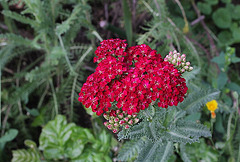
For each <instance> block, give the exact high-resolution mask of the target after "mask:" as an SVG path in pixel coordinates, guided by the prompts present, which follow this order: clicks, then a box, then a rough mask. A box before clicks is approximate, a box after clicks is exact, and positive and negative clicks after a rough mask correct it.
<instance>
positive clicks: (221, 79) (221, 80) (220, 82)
mask: <svg viewBox="0 0 240 162" xmlns="http://www.w3.org/2000/svg"><path fill="white" fill-rule="evenodd" d="M227 81H228V76H227V74H226V73H225V72H220V74H219V75H218V79H217V87H218V89H222V88H223V87H224V86H225V85H226V84H227Z"/></svg>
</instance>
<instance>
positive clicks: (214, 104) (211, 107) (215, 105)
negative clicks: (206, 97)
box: [206, 100, 218, 118]
mask: <svg viewBox="0 0 240 162" xmlns="http://www.w3.org/2000/svg"><path fill="white" fill-rule="evenodd" d="M206 106H207V108H208V110H209V111H211V117H212V118H216V114H215V112H214V111H215V110H216V109H217V108H218V103H217V101H216V100H212V101H210V102H208V103H206Z"/></svg>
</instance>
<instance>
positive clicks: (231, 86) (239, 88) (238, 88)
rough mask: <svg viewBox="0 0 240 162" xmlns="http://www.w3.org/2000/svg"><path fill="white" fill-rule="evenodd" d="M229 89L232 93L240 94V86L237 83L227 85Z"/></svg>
mask: <svg viewBox="0 0 240 162" xmlns="http://www.w3.org/2000/svg"><path fill="white" fill-rule="evenodd" d="M227 87H228V88H229V89H231V90H232V91H237V92H238V94H240V86H239V84H237V83H234V82H231V83H228V84H227Z"/></svg>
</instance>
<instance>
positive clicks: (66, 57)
mask: <svg viewBox="0 0 240 162" xmlns="http://www.w3.org/2000/svg"><path fill="white" fill-rule="evenodd" d="M58 39H59V42H60V45H61V47H62V49H63V51H64V54H65V55H64V56H65V59H66V61H67V64H68V66H69V69H70V71H71V72H72V73H73V74H76V72H75V71H74V70H73V67H72V65H71V63H70V61H69V59H68V56H67V51H66V49H65V47H64V44H63V41H62V37H61V36H60V35H59V34H58Z"/></svg>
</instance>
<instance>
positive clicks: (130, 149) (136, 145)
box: [118, 138, 144, 161]
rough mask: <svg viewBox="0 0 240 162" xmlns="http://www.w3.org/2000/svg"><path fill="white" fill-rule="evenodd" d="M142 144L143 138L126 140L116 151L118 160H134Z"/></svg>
mask: <svg viewBox="0 0 240 162" xmlns="http://www.w3.org/2000/svg"><path fill="white" fill-rule="evenodd" d="M143 146H144V139H143V138H140V139H138V140H131V141H129V142H126V143H125V144H124V145H123V146H122V148H121V150H120V151H119V153H118V160H120V161H129V160H134V159H135V158H136V157H137V156H138V154H139V152H140V150H141V149H142V147H143Z"/></svg>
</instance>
